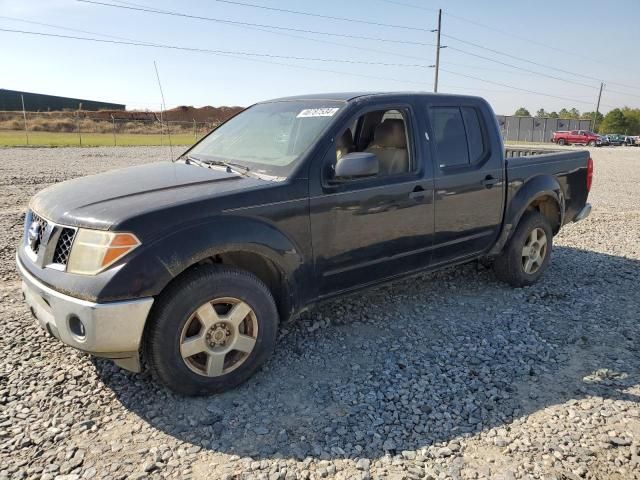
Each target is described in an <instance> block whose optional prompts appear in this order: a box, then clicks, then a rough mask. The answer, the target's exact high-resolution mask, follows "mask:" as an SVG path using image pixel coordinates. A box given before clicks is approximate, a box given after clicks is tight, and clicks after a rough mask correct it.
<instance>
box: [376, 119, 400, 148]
mask: <svg viewBox="0 0 640 480" xmlns="http://www.w3.org/2000/svg"><path fill="white" fill-rule="evenodd" d="M373 143H374V145H375V146H376V147H384V148H407V137H406V135H405V133H404V122H403V121H402V120H400V119H399V118H387V119H386V120H385V121H384V122H382V123H381V124H380V125H378V126H377V127H376V130H375V132H374V134H373Z"/></svg>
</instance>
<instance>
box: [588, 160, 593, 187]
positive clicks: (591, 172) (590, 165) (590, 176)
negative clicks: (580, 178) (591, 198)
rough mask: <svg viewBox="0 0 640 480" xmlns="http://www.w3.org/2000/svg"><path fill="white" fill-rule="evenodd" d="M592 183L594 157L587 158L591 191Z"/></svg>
mask: <svg viewBox="0 0 640 480" xmlns="http://www.w3.org/2000/svg"><path fill="white" fill-rule="evenodd" d="M591 183H593V159H592V158H589V160H587V192H590V191H591Z"/></svg>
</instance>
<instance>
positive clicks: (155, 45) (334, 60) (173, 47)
mask: <svg viewBox="0 0 640 480" xmlns="http://www.w3.org/2000/svg"><path fill="white" fill-rule="evenodd" d="M0 31H1V32H9V33H21V34H25V35H38V36H44V37H56V38H66V39H70V40H83V41H89V42H99V43H111V44H117V45H130V46H138V47H153V48H166V49H171V50H185V51H190V52H199V53H211V54H214V55H217V54H222V55H241V56H248V57H265V58H281V59H288V60H304V61H311V62H327V63H348V64H359V65H378V66H383V67H416V68H431V66H429V65H422V64H417V63H416V64H409V63H386V62H369V61H366V60H350V59H344V58H320V57H297V56H293V55H276V54H271V53H258V52H243V51H238V50H214V49H209V48H198V47H182V46H176V45H167V44H162V43H149V42H134V41H125V40H108V39H104V38H92V37H77V36H73V35H60V34H56V33H44V32H33V31H28V30H13V29H8V28H0Z"/></svg>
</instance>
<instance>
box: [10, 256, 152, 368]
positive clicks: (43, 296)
mask: <svg viewBox="0 0 640 480" xmlns="http://www.w3.org/2000/svg"><path fill="white" fill-rule="evenodd" d="M17 265H18V271H19V272H20V275H21V276H22V293H23V296H24V299H25V301H26V302H27V304H28V305H29V307H30V309H31V312H32V313H33V315H34V316H35V317H36V319H37V320H38V323H39V324H40V326H41V327H42V328H44V329H45V330H46V331H47V332H49V333H50V334H51V335H53V336H54V337H56V338H57V339H59V340H60V341H62V342H63V343H65V344H67V345H69V346H71V347H74V348H77V349H78V350H82V351H83V352H87V353H91V354H93V355H96V356H99V357H105V358H111V359H113V360H114V361H115V362H116V364H118V365H119V366H121V367H122V368H126V369H128V370H132V371H139V370H140V361H139V348H140V340H141V338H142V332H143V330H144V325H145V322H146V320H147V316H148V315H149V310H150V309H151V305H152V304H153V298H141V299H137V300H128V301H119V302H109V303H94V302H88V301H86V300H80V299H78V298H75V297H71V296H69V295H65V294H63V293H60V292H57V291H55V290H53V289H51V288H49V287H48V286H46V285H44V284H43V283H42V282H40V281H38V280H37V279H36V278H35V277H34V276H33V275H31V274H30V273H29V272H27V270H26V269H25V268H24V266H23V265H22V263H21V261H20V259H19V258H17ZM78 322H80V323H78ZM80 325H81V326H80Z"/></svg>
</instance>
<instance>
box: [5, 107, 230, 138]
mask: <svg viewBox="0 0 640 480" xmlns="http://www.w3.org/2000/svg"><path fill="white" fill-rule="evenodd" d="M123 113H124V114H125V116H124V118H123V117H119V116H117V115H114V114H113V113H109V112H15V111H10V112H5V111H0V143H2V138H3V137H7V138H11V139H12V141H13V143H16V142H19V143H22V144H24V145H42V144H44V143H46V140H48V139H49V140H51V141H52V142H53V141H55V140H56V139H58V140H60V141H63V142H64V144H70V145H73V144H77V145H91V144H99V145H114V146H117V145H131V144H144V145H169V144H170V143H173V144H177V145H188V144H191V143H194V142H196V141H197V140H199V139H200V138H202V137H203V136H204V135H206V134H207V133H209V132H210V131H211V130H212V129H214V128H215V127H216V126H217V125H219V124H220V122H207V121H196V120H195V119H193V120H191V121H184V120H180V121H177V120H166V119H162V118H161V117H162V116H161V115H160V114H156V113H154V112H123ZM43 141H44V143H43Z"/></svg>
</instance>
